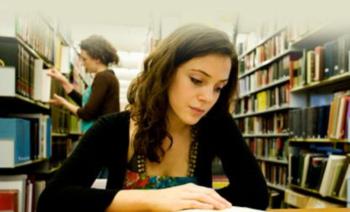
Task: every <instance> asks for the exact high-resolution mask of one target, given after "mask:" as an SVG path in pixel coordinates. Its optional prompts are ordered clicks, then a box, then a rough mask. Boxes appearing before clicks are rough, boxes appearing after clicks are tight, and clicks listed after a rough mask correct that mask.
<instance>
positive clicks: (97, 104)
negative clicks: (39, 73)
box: [48, 35, 120, 133]
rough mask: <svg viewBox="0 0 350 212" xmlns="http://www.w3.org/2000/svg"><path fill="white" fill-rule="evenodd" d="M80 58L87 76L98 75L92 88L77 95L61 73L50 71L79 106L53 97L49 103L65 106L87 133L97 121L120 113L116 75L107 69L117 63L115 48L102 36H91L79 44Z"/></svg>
mask: <svg viewBox="0 0 350 212" xmlns="http://www.w3.org/2000/svg"><path fill="white" fill-rule="evenodd" d="M80 49H81V53H80V58H81V60H82V62H83V65H84V67H85V70H86V72H87V73H93V74H95V77H94V80H93V82H92V85H90V86H88V87H87V89H86V90H85V91H84V93H83V94H80V93H79V92H77V91H76V90H75V89H74V87H73V85H72V84H71V83H70V82H69V81H68V79H67V78H66V77H65V76H63V74H61V72H59V71H57V70H55V69H50V70H49V72H48V75H49V76H51V77H52V78H53V79H55V80H57V81H59V82H60V84H61V85H62V87H63V88H64V90H65V92H66V93H67V94H68V96H69V97H71V98H72V99H73V101H74V102H75V103H77V104H78V105H79V106H77V105H75V104H72V103H70V102H69V101H67V100H66V99H65V98H63V97H62V96H59V95H57V94H54V96H53V99H51V100H50V103H51V104H53V105H56V106H63V107H65V108H66V109H68V110H69V111H70V112H72V113H73V114H75V115H77V116H78V117H79V118H81V120H82V132H83V133H84V132H86V131H87V130H88V129H89V128H90V127H91V126H92V124H93V123H94V121H95V120H96V119H97V118H98V117H100V116H102V115H105V114H108V113H113V112H119V110H120V103H119V82H118V79H117V78H116V76H115V74H114V72H113V71H112V70H110V69H108V66H109V65H110V64H112V63H114V64H118V62H119V58H118V55H117V52H116V49H115V48H114V47H113V46H112V45H111V44H110V43H109V42H108V41H107V40H106V39H104V38H103V37H101V36H97V35H92V36H90V37H88V38H87V39H85V40H83V41H81V43H80Z"/></svg>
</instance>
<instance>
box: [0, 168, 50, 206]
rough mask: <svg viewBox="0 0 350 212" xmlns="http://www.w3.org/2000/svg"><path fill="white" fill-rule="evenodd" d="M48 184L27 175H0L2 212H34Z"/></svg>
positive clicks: (0, 204)
mask: <svg viewBox="0 0 350 212" xmlns="http://www.w3.org/2000/svg"><path fill="white" fill-rule="evenodd" d="M45 185H46V182H45V181H44V180H37V179H35V177H34V176H29V175H26V174H17V175H0V211H11V212H34V211H36V203H37V201H38V199H39V196H40V193H41V192H42V191H43V190H44V188H45Z"/></svg>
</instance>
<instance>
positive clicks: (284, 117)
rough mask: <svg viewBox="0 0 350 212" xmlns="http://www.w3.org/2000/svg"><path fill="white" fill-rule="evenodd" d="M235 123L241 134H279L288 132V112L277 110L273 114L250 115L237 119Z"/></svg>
mask: <svg viewBox="0 0 350 212" xmlns="http://www.w3.org/2000/svg"><path fill="white" fill-rule="evenodd" d="M236 121H237V125H238V128H239V129H240V131H241V132H242V133H243V134H247V135H249V134H253V135H254V134H255V135H260V134H279V133H288V132H289V129H288V113H287V112H279V113H274V114H273V115H268V116H266V115H261V116H251V117H245V118H242V119H238V120H236Z"/></svg>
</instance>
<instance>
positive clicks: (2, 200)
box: [0, 189, 18, 212]
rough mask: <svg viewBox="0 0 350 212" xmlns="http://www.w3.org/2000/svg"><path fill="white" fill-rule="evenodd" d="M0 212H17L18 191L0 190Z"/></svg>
mask: <svg viewBox="0 0 350 212" xmlns="http://www.w3.org/2000/svg"><path fill="white" fill-rule="evenodd" d="M0 211H1V212H18V190H16V189H0Z"/></svg>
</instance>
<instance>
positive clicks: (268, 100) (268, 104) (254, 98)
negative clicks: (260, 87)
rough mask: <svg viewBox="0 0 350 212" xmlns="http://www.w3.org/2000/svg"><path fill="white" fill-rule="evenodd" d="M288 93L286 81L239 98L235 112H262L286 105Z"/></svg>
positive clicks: (288, 99)
mask: <svg viewBox="0 0 350 212" xmlns="http://www.w3.org/2000/svg"><path fill="white" fill-rule="evenodd" d="M289 95H290V88H289V84H288V82H286V83H285V84H282V85H279V86H275V87H273V88H271V89H268V90H264V91H261V92H258V93H255V94H252V95H250V96H249V97H246V98H243V99H239V100H238V101H237V106H236V107H235V114H245V113H252V112H262V111H265V110H268V109H272V108H278V107H281V106H284V105H288V104H289V102H290V96H289Z"/></svg>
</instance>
